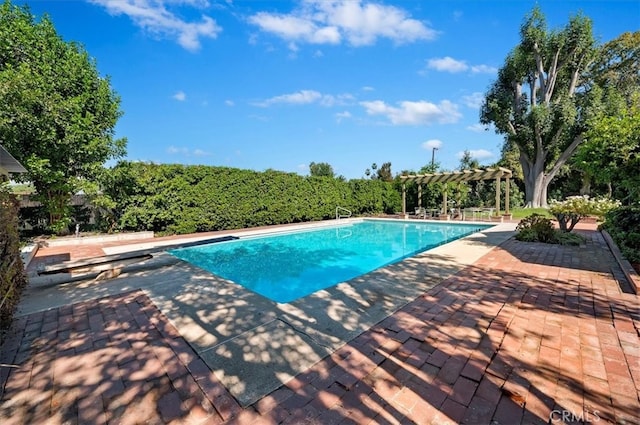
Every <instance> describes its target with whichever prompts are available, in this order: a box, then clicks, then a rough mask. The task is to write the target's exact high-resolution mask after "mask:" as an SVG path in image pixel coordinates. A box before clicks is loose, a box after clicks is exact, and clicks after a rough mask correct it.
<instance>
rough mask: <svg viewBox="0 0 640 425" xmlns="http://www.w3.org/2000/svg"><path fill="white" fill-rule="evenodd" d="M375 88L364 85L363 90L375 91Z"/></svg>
mask: <svg viewBox="0 0 640 425" xmlns="http://www.w3.org/2000/svg"><path fill="white" fill-rule="evenodd" d="M374 90H375V89H374V88H373V87H371V86H364V87H362V91H374Z"/></svg>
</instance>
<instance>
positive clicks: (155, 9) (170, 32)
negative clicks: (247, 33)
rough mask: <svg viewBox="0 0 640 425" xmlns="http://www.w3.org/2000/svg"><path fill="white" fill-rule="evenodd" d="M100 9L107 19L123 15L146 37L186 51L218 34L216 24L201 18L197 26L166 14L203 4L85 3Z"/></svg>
mask: <svg viewBox="0 0 640 425" xmlns="http://www.w3.org/2000/svg"><path fill="white" fill-rule="evenodd" d="M89 1H90V2H91V3H93V4H97V5H99V6H102V7H104V8H105V9H106V10H107V12H108V13H109V14H111V15H116V16H118V15H126V16H128V17H129V18H130V19H131V20H132V21H133V22H134V24H135V25H137V26H138V27H140V28H142V29H143V30H144V31H147V32H148V33H150V34H152V35H155V36H159V37H162V38H168V39H174V40H176V41H177V42H178V44H180V46H182V47H184V48H185V49H187V50H190V51H197V50H199V49H200V39H201V38H203V37H205V38H212V39H215V38H216V37H217V36H218V34H219V33H220V32H221V31H222V28H221V27H220V26H218V24H217V23H216V21H215V20H214V19H212V18H210V17H208V16H206V15H202V16H201V19H200V21H199V22H189V21H187V20H184V19H182V18H180V17H179V16H178V15H177V14H176V13H174V12H173V11H170V10H169V7H170V8H172V9H174V8H176V7H178V6H182V7H184V6H189V7H192V8H194V7H195V8H197V9H202V8H205V7H207V6H208V2H206V1H197V0H196V1H190V0H183V1H173V0H168V1H167V0H89Z"/></svg>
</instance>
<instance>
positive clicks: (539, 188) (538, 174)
mask: <svg viewBox="0 0 640 425" xmlns="http://www.w3.org/2000/svg"><path fill="white" fill-rule="evenodd" d="M520 162H521V163H522V158H521V161H520ZM522 171H523V173H524V193H525V205H526V207H527V208H541V207H542V208H546V207H547V188H548V187H549V183H550V182H551V179H547V176H546V175H545V173H544V156H542V155H538V157H537V158H536V162H535V163H534V164H533V166H532V167H525V166H524V164H523V167H522Z"/></svg>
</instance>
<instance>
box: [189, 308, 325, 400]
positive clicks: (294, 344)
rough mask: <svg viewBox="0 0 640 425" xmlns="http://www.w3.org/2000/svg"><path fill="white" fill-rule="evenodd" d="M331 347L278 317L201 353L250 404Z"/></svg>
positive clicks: (287, 379)
mask: <svg viewBox="0 0 640 425" xmlns="http://www.w3.org/2000/svg"><path fill="white" fill-rule="evenodd" d="M333 351H334V350H332V349H329V348H328V347H324V346H322V345H320V344H318V343H317V342H315V341H314V340H313V339H312V338H311V337H310V336H309V335H306V334H305V333H304V332H303V331H300V330H297V329H295V328H294V327H292V326H291V325H290V324H288V323H286V322H284V321H282V320H280V319H278V320H272V321H271V322H269V323H267V324H265V325H262V326H259V327H257V328H254V329H251V330H249V331H247V332H244V333H242V334H240V335H238V336H237V337H235V338H233V339H231V340H229V341H227V342H225V343H222V344H220V345H217V346H215V347H212V348H211V349H210V350H206V351H204V352H201V353H200V357H201V358H202V359H203V360H204V361H205V362H206V363H207V364H208V365H210V366H211V368H212V369H213V372H214V374H215V375H216V378H218V379H219V380H220V382H222V383H223V384H224V386H225V387H227V389H228V390H229V392H230V393H231V394H233V396H234V397H235V398H236V399H237V400H238V402H239V403H240V405H241V406H243V407H246V406H249V405H251V404H253V403H255V402H256V401H258V400H259V399H260V398H262V397H264V396H265V395H266V394H269V393H270V392H272V391H274V390H276V389H277V388H279V387H280V386H281V385H282V384H284V383H286V382H288V381H289V380H290V379H292V378H293V377H294V376H296V375H297V374H298V373H300V371H301V370H306V369H308V368H309V367H311V366H313V365H314V364H315V363H317V362H319V361H320V360H322V358H324V357H325V356H326V355H328V354H330V353H331V352H333Z"/></svg>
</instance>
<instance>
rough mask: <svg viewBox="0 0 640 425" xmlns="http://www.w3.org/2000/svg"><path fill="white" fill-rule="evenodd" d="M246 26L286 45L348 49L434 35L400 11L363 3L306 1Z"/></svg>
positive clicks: (360, 0) (253, 18) (263, 15)
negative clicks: (341, 45) (385, 40)
mask: <svg viewBox="0 0 640 425" xmlns="http://www.w3.org/2000/svg"><path fill="white" fill-rule="evenodd" d="M249 22H250V23H251V24H253V25H256V26H257V27H259V28H260V29H261V30H262V31H264V32H267V33H271V34H273V35H275V36H277V37H280V38H282V39H284V40H287V41H295V42H299V43H309V44H339V43H342V42H343V41H346V42H347V43H348V44H350V45H352V46H366V45H372V44H375V42H376V41H377V40H378V39H379V38H388V39H391V40H393V41H394V42H396V43H410V42H413V41H417V40H432V39H434V38H435V37H436V35H437V32H436V31H435V30H433V29H432V28H429V27H428V26H427V25H426V24H425V23H423V22H421V21H418V20H416V19H413V18H411V17H410V15H409V14H408V13H407V12H406V11H404V10H403V9H400V8H397V7H395V6H386V5H383V4H379V3H372V2H367V1H363V0H306V1H304V2H303V3H302V5H301V7H299V8H298V9H296V10H294V11H292V12H291V13H289V14H278V13H268V12H260V13H257V14H255V15H253V16H251V17H250V18H249Z"/></svg>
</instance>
